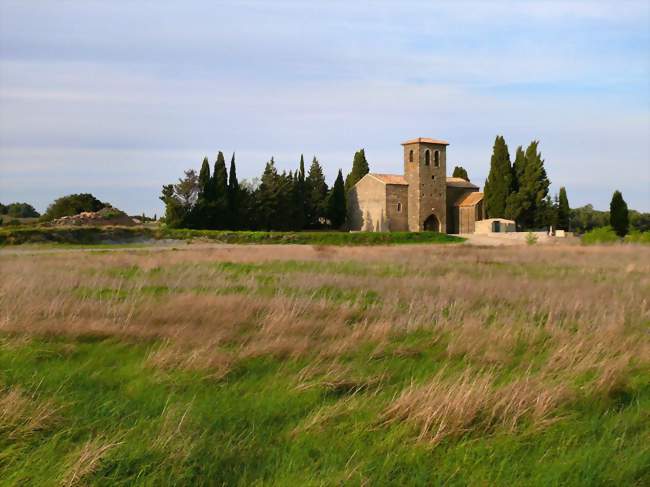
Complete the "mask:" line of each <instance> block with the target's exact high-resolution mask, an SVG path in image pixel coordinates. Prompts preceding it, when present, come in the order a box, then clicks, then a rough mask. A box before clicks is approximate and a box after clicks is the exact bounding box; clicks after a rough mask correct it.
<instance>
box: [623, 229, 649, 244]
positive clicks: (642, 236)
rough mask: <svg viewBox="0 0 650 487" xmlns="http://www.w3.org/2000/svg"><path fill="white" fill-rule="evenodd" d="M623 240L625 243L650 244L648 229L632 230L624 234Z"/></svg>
mask: <svg viewBox="0 0 650 487" xmlns="http://www.w3.org/2000/svg"><path fill="white" fill-rule="evenodd" d="M625 242H627V243H635V244H644V245H650V231H648V232H639V231H636V230H633V231H631V232H630V233H629V234H628V235H626V236H625Z"/></svg>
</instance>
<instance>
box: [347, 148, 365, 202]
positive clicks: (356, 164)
mask: <svg viewBox="0 0 650 487" xmlns="http://www.w3.org/2000/svg"><path fill="white" fill-rule="evenodd" d="M369 172H370V167H369V166H368V161H367V160H366V151H365V150H364V149H361V150H358V151H357V152H356V153H355V154H354V159H353V160H352V171H350V174H348V176H347V177H346V178H345V191H346V192H347V191H349V190H350V189H351V188H352V186H354V185H355V184H357V182H358V181H359V180H360V179H361V178H362V177H364V176H365V175H366V174H368V173H369Z"/></svg>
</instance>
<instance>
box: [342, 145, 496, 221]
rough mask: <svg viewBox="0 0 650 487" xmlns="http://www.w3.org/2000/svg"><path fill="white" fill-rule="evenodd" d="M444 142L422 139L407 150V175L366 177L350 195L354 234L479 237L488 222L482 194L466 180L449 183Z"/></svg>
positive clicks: (349, 212)
mask: <svg viewBox="0 0 650 487" xmlns="http://www.w3.org/2000/svg"><path fill="white" fill-rule="evenodd" d="M448 145H449V143H447V142H445V141H444V140H436V139H428V138H418V139H413V140H408V141H406V142H404V143H403V144H402V146H403V147H404V175H403V176H402V175H397V174H376V173H369V174H366V175H365V176H364V177H363V178H361V180H359V182H357V184H355V185H354V187H352V188H351V189H350V191H349V193H348V221H349V223H350V230H352V231H370V232H373V231H374V232H390V231H411V232H420V231H422V230H429V231H436V232H446V233H474V230H475V222H476V221H478V220H483V219H484V218H485V205H484V203H483V193H480V192H479V190H478V189H479V188H478V186H476V185H474V184H472V183H470V182H469V181H465V180H464V179H462V178H451V177H447V146H448Z"/></svg>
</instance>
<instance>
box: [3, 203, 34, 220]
mask: <svg viewBox="0 0 650 487" xmlns="http://www.w3.org/2000/svg"><path fill="white" fill-rule="evenodd" d="M5 213H6V214H7V215H8V216H12V217H14V218H38V217H39V216H41V215H39V213H38V211H36V210H35V209H34V207H33V206H32V205H30V204H29V203H11V204H9V205H7V206H6V207H5Z"/></svg>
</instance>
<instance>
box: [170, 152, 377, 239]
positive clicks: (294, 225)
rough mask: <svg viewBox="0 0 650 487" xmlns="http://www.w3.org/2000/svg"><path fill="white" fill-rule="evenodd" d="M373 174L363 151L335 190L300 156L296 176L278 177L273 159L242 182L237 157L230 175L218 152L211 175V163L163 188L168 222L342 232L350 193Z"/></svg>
mask: <svg viewBox="0 0 650 487" xmlns="http://www.w3.org/2000/svg"><path fill="white" fill-rule="evenodd" d="M368 172H369V166H368V161H367V160H366V156H365V152H364V150H363V149H361V150H359V151H357V153H356V154H355V155H354V159H353V163H352V170H351V172H350V173H349V174H348V176H347V177H346V179H345V181H344V179H343V172H342V171H341V170H339V171H338V174H337V177H336V179H335V181H334V184H333V186H332V187H331V188H330V187H329V186H328V185H327V182H326V181H325V175H324V173H323V168H322V166H321V164H320V162H319V161H318V159H317V158H316V157H314V158H313V159H312V162H311V164H310V166H309V169H308V170H305V159H304V157H303V156H300V162H299V164H298V168H297V169H296V170H295V171H289V172H286V171H282V172H279V171H278V169H277V167H276V165H275V161H274V159H273V158H271V160H269V161H268V162H267V163H266V166H265V167H264V172H263V173H262V175H261V177H260V178H259V179H258V178H255V179H253V180H252V181H242V182H241V183H240V182H239V180H238V178H237V169H236V163H235V155H234V154H233V156H232V158H231V160H230V167H229V169H228V170H226V162H225V158H224V155H223V153H222V152H219V153H218V155H217V159H216V161H215V163H214V166H213V168H212V170H210V162H209V160H208V158H207V157H205V158H204V159H203V162H202V164H201V168H200V170H199V172H198V174H197V173H196V171H195V170H194V169H188V170H186V171H185V174H184V176H183V177H182V178H180V179H179V180H178V182H177V183H175V184H167V185H165V186H163V189H162V195H161V196H160V199H161V200H162V201H163V203H164V204H165V222H166V224H167V225H169V226H171V227H184V228H201V229H221V230H278V231H286V230H303V229H324V228H331V229H340V228H342V227H343V226H344V225H345V220H346V213H347V212H346V208H347V202H346V189H349V188H351V187H352V186H354V185H355V184H356V183H357V181H359V180H360V179H361V178H362V177H363V176H364V175H365V174H367V173H368Z"/></svg>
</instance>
